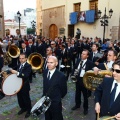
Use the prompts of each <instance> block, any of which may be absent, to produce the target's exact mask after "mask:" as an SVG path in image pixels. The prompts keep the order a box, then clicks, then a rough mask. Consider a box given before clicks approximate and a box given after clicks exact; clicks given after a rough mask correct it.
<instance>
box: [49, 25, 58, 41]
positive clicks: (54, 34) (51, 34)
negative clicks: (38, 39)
mask: <svg viewBox="0 0 120 120" xmlns="http://www.w3.org/2000/svg"><path fill="white" fill-rule="evenodd" d="M49 37H50V38H51V39H52V40H54V39H55V38H56V37H58V28H57V26H56V25H55V24H52V25H50V27H49Z"/></svg>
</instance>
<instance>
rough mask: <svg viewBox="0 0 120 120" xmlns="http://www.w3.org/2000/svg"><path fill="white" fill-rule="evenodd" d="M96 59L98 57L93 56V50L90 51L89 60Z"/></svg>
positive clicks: (94, 60)
mask: <svg viewBox="0 0 120 120" xmlns="http://www.w3.org/2000/svg"><path fill="white" fill-rule="evenodd" d="M98 59H99V57H96V56H94V57H93V52H91V53H90V55H89V60H91V61H93V62H96V61H97V60H98Z"/></svg>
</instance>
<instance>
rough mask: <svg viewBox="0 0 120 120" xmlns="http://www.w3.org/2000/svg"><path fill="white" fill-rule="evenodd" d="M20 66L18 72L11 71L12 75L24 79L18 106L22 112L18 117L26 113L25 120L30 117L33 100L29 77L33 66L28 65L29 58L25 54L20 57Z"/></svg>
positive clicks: (18, 95)
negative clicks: (30, 92) (31, 98)
mask: <svg viewBox="0 0 120 120" xmlns="http://www.w3.org/2000/svg"><path fill="white" fill-rule="evenodd" d="M19 60H20V64H19V65H18V66H17V71H16V70H11V73H13V74H17V76H18V77H20V78H22V79H23V86H22V88H21V90H20V91H19V92H18V93H17V98H18V104H19V106H20V108H21V110H20V111H19V112H18V115H21V114H22V113H24V112H26V111H27V113H26V115H25V118H28V117H29V116H30V111H31V100H30V95H29V91H30V84H29V76H30V73H31V65H30V64H28V63H27V56H26V54H25V53H21V54H20V56H19Z"/></svg>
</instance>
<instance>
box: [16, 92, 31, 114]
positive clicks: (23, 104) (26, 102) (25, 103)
mask: <svg viewBox="0 0 120 120" xmlns="http://www.w3.org/2000/svg"><path fill="white" fill-rule="evenodd" d="M17 98H18V104H19V106H20V108H21V109H25V110H27V111H28V112H30V111H31V100H30V95H29V91H24V90H20V91H19V92H18V93H17Z"/></svg>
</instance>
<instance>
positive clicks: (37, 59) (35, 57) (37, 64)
mask: <svg viewBox="0 0 120 120" xmlns="http://www.w3.org/2000/svg"><path fill="white" fill-rule="evenodd" d="M27 62H28V63H29V64H31V66H32V70H34V71H36V70H39V69H41V68H42V66H43V63H44V59H43V57H42V55H41V54H39V53H36V52H35V53H32V54H30V55H29V57H28V60H27Z"/></svg>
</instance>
